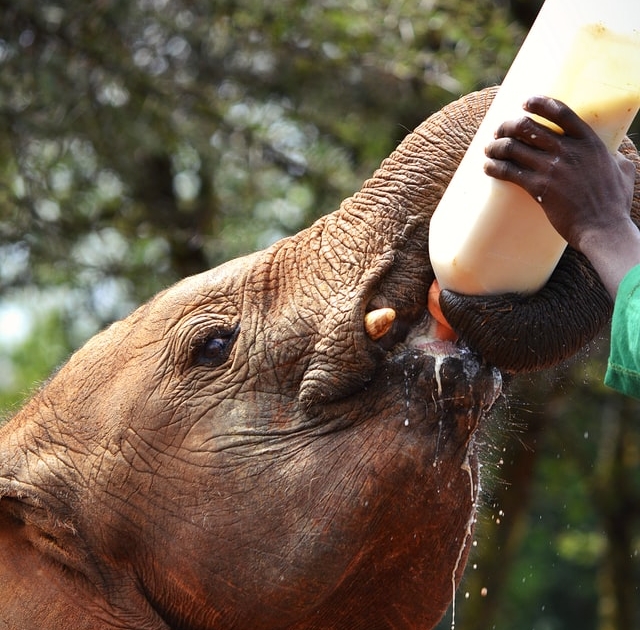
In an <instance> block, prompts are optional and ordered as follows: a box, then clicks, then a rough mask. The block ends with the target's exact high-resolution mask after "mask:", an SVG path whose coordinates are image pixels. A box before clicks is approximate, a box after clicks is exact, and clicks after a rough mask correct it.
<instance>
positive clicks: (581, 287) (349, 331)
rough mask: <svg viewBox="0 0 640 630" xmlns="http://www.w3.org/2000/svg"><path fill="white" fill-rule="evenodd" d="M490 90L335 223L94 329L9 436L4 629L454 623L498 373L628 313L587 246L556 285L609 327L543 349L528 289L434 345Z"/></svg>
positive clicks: (574, 343) (427, 135)
mask: <svg viewBox="0 0 640 630" xmlns="http://www.w3.org/2000/svg"><path fill="white" fill-rule="evenodd" d="M492 97H493V91H486V92H481V93H476V94H472V95H470V96H467V97H465V98H463V99H461V100H460V101H458V102H456V103H453V104H452V105H450V106H448V107H446V108H444V109H443V110H442V111H440V112H438V113H436V114H435V115H433V116H432V117H431V118H429V119H428V120H427V121H425V122H424V123H423V124H422V125H421V126H420V127H418V128H417V129H416V131H414V132H413V133H412V134H410V135H409V136H407V138H406V139H405V140H404V141H403V142H402V144H401V145H400V146H399V147H398V149H397V150H396V151H395V152H394V153H393V154H392V155H391V156H390V157H389V158H388V159H387V160H385V162H384V163H383V164H382V166H381V168H380V169H379V170H378V171H377V172H376V173H375V174H374V176H373V178H372V179H370V180H368V181H367V182H366V183H365V184H364V186H363V188H362V190H361V191H360V192H358V193H356V194H355V195H354V196H353V197H351V198H350V199H347V200H346V201H344V202H343V204H342V206H341V208H340V209H339V210H337V211H336V212H334V213H333V214H330V215H327V216H325V217H323V218H322V219H320V220H319V221H318V222H316V223H315V224H314V225H312V226H311V227H309V228H308V229H306V230H304V231H302V232H300V233H299V234H297V235H295V236H293V237H291V238H287V239H284V240H282V241H280V242H278V243H276V244H275V245H273V246H272V247H270V248H269V249H267V250H265V251H261V252H258V253H255V254H252V255H250V256H247V257H245V258H241V259H238V260H234V261H231V262H229V263H227V264H224V265H222V266H220V267H218V268H216V269H213V270H211V271H208V272H205V273H203V274H200V275H197V276H194V277H191V278H187V279H186V280H183V281H182V282H180V283H179V284H177V285H175V286H173V287H172V288H170V289H168V290H166V291H164V292H163V293H160V294H159V295H158V296H156V297H155V298H154V299H152V300H151V301H150V302H149V303H147V304H145V305H144V306H142V307H140V308H139V309H138V310H136V311H135V312H134V313H132V314H131V315H130V316H129V317H127V318H126V319H125V320H123V321H120V322H117V323H115V324H113V325H112V326H111V327H110V328H108V329H106V330H105V331H103V332H101V333H100V334H98V335H96V336H95V337H94V338H93V339H91V340H90V341H89V342H88V343H87V344H86V345H85V346H84V347H83V348H81V349H80V350H79V351H78V352H76V353H75V354H74V355H73V356H72V357H71V359H70V360H69V361H68V363H67V364H66V365H65V366H64V367H62V368H61V369H60V370H59V371H58V372H57V373H56V374H55V375H54V376H53V377H52V378H51V379H50V381H49V382H48V383H47V384H46V385H45V386H44V387H43V388H42V389H41V390H40V391H39V392H37V393H36V394H35V396H34V397H33V398H32V399H31V400H30V401H29V402H28V403H27V404H26V405H25V407H24V408H23V409H22V410H21V411H20V412H19V413H18V414H17V415H16V416H15V417H14V418H13V419H12V420H10V421H9V422H8V423H7V424H6V425H5V426H4V427H3V428H2V429H1V430H0V497H1V498H0V584H2V587H1V588H0V628H2V629H5V628H6V629H11V630H18V629H19V630H54V629H55V630H65V629H70V630H98V629H101V630H102V629H105V630H106V629H120V630H122V629H125V628H130V629H135V630H167V629H170V628H171V629H175V630H178V629H189V630H209V629H216V630H231V629H236V630H276V629H278V630H314V629H317V630H320V629H333V630H339V629H344V630H358V629H362V630H365V629H366V630H382V629H391V628H393V629H420V630H425V629H428V628H431V627H433V626H434V625H435V624H436V623H437V622H438V620H439V619H440V618H441V617H442V615H443V614H444V612H445V610H446V609H447V607H448V606H449V604H450V602H451V600H452V597H453V595H454V591H455V587H456V585H457V583H458V581H459V579H460V577H461V575H462V572H463V569H464V566H465V562H466V558H467V554H468V552H469V549H470V546H471V542H472V536H473V526H474V522H475V512H476V505H477V500H478V487H479V482H478V442H479V440H478V437H477V436H478V427H479V426H481V425H482V424H483V423H485V422H486V420H487V411H488V410H489V409H490V408H491V407H492V405H493V404H494V402H495V400H496V398H498V397H499V396H500V394H501V371H506V372H518V371H522V370H525V369H535V368H536V367H540V366H543V365H550V364H552V363H554V362H557V361H559V360H561V359H562V358H564V356H563V355H562V352H565V355H566V354H567V353H570V352H573V351H575V350H576V349H577V348H578V347H579V346H580V345H581V344H582V343H584V341H585V338H586V337H588V336H589V335H592V334H595V332H594V330H595V331H596V332H597V327H598V325H599V324H600V323H601V322H604V321H606V318H607V316H608V309H609V308H610V304H609V302H607V301H606V299H601V298H600V297H598V298H597V299H595V298H594V297H593V296H594V295H595V296H596V297H597V296H601V292H602V287H601V285H600V284H599V283H598V282H597V279H594V277H593V271H592V270H591V269H590V268H589V267H588V265H585V264H584V262H583V261H582V260H581V259H579V258H578V257H576V256H575V255H574V254H575V253H569V254H568V255H567V256H566V257H565V261H566V262H563V263H561V266H560V268H559V272H558V273H559V274H560V275H559V276H558V278H559V279H556V280H554V279H553V278H552V281H551V282H550V283H549V287H550V288H549V292H550V293H549V295H551V296H552V299H554V300H556V301H557V302H558V303H559V304H560V305H561V306H562V307H563V308H565V309H566V311H567V317H568V318H569V319H570V320H572V319H573V314H575V313H576V312H577V311H578V309H579V303H578V302H576V300H575V298H574V296H573V295H572V294H571V291H569V290H564V289H558V288H557V285H562V284H563V282H565V280H564V279H565V278H566V277H569V278H570V282H569V284H570V285H571V286H572V287H573V286H575V287H577V288H576V289H575V291H577V292H578V293H580V294H581V296H582V297H581V298H580V299H581V300H587V301H588V302H589V304H590V309H591V311H596V312H597V313H596V320H597V321H596V323H595V324H591V328H589V326H587V328H588V330H587V332H586V333H585V330H584V326H583V327H582V328H581V327H580V326H576V325H575V323H574V324H572V328H573V332H568V330H569V328H570V327H566V330H565V329H562V330H563V332H562V335H561V336H562V339H563V344H561V345H562V347H563V348H566V349H565V350H561V351H558V350H556V349H555V346H553V345H551V346H549V345H548V344H546V342H545V339H544V338H541V337H543V336H544V335H540V334H539V333H538V331H534V333H533V338H532V337H531V336H529V338H528V339H527V334H528V333H527V327H526V321H527V317H526V311H527V309H528V308H529V306H530V305H529V302H528V301H527V300H523V299H522V298H516V297H515V296H503V297H501V298H495V299H492V300H491V301H489V302H488V307H487V308H488V310H487V311H486V312H487V315H486V321H485V322H484V324H485V325H484V328H483V332H482V334H476V336H475V337H474V341H473V343H471V346H472V349H469V348H468V347H467V345H465V342H464V341H465V338H466V337H465V333H464V330H465V328H464V322H463V323H462V324H461V328H460V330H461V331H462V332H461V337H462V341H460V342H458V343H455V344H454V343H453V342H448V341H441V340H438V339H436V338H435V337H434V335H433V330H434V322H433V321H432V318H431V316H430V315H429V313H428V312H427V308H426V305H427V292H428V289H429V286H430V285H431V283H432V280H433V272H432V269H431V265H430V262H429V256H428V248H427V241H428V226H429V218H430V216H431V213H432V212H433V210H434V208H435V206H436V205H437V202H438V199H439V198H440V196H441V195H442V192H443V190H444V188H445V187H446V185H447V183H448V181H449V179H450V177H451V176H452V174H453V171H454V170H455V168H456V165H457V163H458V162H459V160H460V159H461V157H462V155H463V153H464V150H465V148H466V146H467V145H468V143H469V141H470V139H471V137H472V135H473V133H474V131H475V129H476V128H477V126H478V124H479V122H480V120H481V119H482V116H483V115H484V112H485V111H486V108H487V107H488V105H489V103H490V102H491V99H492ZM563 274H564V275H563ZM554 282H555V285H556V288H554ZM545 290H546V289H545ZM572 290H574V289H573V288H572ZM554 292H555V293H554ZM583 294H584V295H583ZM536 299H539V298H536ZM598 300H600V302H598ZM474 304H475V305H476V307H477V302H474ZM599 304H601V305H599ZM505 305H506V306H508V307H509V308H505ZM454 310H455V309H454ZM556 310H557V309H556ZM517 313H525V315H524V316H523V317H522V319H521V322H522V324H521V325H520V326H515V325H514V321H515V320H514V317H515V316H516V315H515V314H517ZM556 319H557V316H556ZM451 321H452V324H454V328H455V327H456V325H455V324H456V320H455V313H454V314H453V317H452V318H451ZM505 322H506V323H505ZM557 325H560V326H562V323H561V322H559V323H557ZM476 328H477V327H476ZM501 330H502V331H505V330H509V331H518V332H517V335H516V334H515V332H514V333H513V334H514V337H513V338H512V337H510V336H509V335H510V334H511V333H508V334H502V333H501V332H500V331H501ZM476 333H477V331H476ZM516 337H517V338H516ZM539 337H540V338H539ZM518 344H522V345H523V346H524V345H526V346H527V348H529V349H530V350H527V352H528V351H530V352H531V353H532V354H530V355H528V358H527V359H526V360H525V361H524V362H523V361H522V360H521V356H522V351H518V352H514V351H513V348H514V347H516V348H518V347H519V346H518ZM549 348H552V349H551V350H549ZM513 357H515V359H514V358H513ZM496 365H497V366H498V367H499V368H501V370H499V369H498V368H497V367H494V366H496Z"/></svg>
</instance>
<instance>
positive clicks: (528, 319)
mask: <svg viewBox="0 0 640 630" xmlns="http://www.w3.org/2000/svg"><path fill="white" fill-rule="evenodd" d="M496 91H497V88H489V89H486V90H483V91H480V92H475V93H473V94H469V95H467V96H465V97H463V98H461V99H459V100H458V101H455V102H453V103H451V104H449V105H447V106H446V107H444V108H443V109H441V110H440V111H438V112H437V113H435V114H433V115H432V116H430V117H429V118H428V119H427V120H425V121H424V122H423V123H422V124H421V125H420V126H419V127H418V128H417V129H416V130H415V131H413V132H412V133H411V134H409V135H408V136H407V137H406V138H405V139H404V140H403V142H402V143H401V144H400V145H399V146H398V148H397V149H396V150H395V151H394V152H393V153H392V154H391V155H390V156H389V157H388V158H387V159H386V160H384V162H383V163H382V164H381V166H380V168H379V169H378V170H377V171H376V172H375V173H374V175H373V176H372V177H371V179H369V180H367V181H366V182H365V183H364V185H363V187H362V189H361V190H360V191H359V192H357V193H356V194H354V195H353V196H352V197H350V198H348V199H346V200H345V201H344V202H343V203H342V205H341V207H340V209H339V210H338V211H337V212H335V213H333V214H330V215H327V216H325V217H323V218H322V219H320V221H318V222H317V223H316V224H315V225H314V226H312V227H311V228H309V230H307V231H306V232H303V233H301V234H299V235H298V236H297V237H294V243H295V247H297V248H300V249H302V250H304V252H305V254H304V255H302V256H300V264H301V265H303V266H304V275H305V277H306V279H305V282H306V283H309V284H310V285H311V286H315V287H318V288H319V289H320V291H319V292H320V294H321V299H322V300H323V301H324V302H326V310H325V315H324V318H325V324H324V327H323V329H322V330H319V331H318V332H319V333H320V334H319V337H318V341H317V344H316V360H315V361H314V363H315V365H314V366H312V368H313V369H311V370H310V371H309V372H308V374H307V376H309V374H315V375H321V376H322V379H327V378H328V376H327V375H328V374H329V373H331V371H332V370H333V368H334V367H336V366H337V365H338V364H339V365H340V366H342V367H341V369H343V370H344V365H345V363H344V362H345V358H347V355H348V354H349V353H350V354H351V355H353V361H354V364H358V365H359V367H361V368H362V369H363V370H364V373H363V374H361V375H360V376H359V377H354V379H355V380H357V381H359V382H361V381H362V380H363V379H364V380H366V378H367V369H368V367H371V366H372V365H373V360H372V359H371V358H369V359H367V356H369V357H370V356H371V347H370V345H369V346H367V345H366V344H367V342H369V343H370V342H371V339H368V340H367V339H366V335H365V324H364V318H365V315H366V313H367V312H368V311H372V310H376V311H381V310H383V309H388V308H391V309H393V311H394V313H393V315H392V316H390V317H389V313H388V312H387V313H386V314H384V315H383V314H382V313H376V315H375V317H374V319H376V320H377V318H378V317H380V318H385V317H386V318H387V321H386V322H385V323H384V324H383V325H384V326H385V327H386V328H384V330H385V332H386V331H387V330H390V329H391V330H395V331H396V333H397V332H398V331H399V329H400V328H401V327H402V325H403V317H404V319H405V320H406V319H407V318H408V317H412V318H413V320H414V321H415V319H416V318H417V317H418V316H419V315H424V313H425V312H426V304H427V292H428V288H429V285H430V284H431V281H432V280H433V277H434V275H433V270H432V267H431V263H430V260H429V255H428V234H429V221H430V219H431V215H432V214H433V212H434V210H435V208H436V206H437V205H438V202H439V200H440V198H441V197H442V194H443V193H444V190H445V189H446V187H447V185H448V184H449V181H450V180H451V178H452V176H453V174H454V172H455V170H456V169H457V167H458V164H459V163H460V160H461V159H462V157H463V156H464V154H465V152H466V150H467V147H468V146H469V143H470V142H471V140H472V138H473V136H474V135H475V132H476V130H477V128H478V126H479V124H480V122H481V121H482V119H483V118H484V115H485V113H486V111H487V110H488V108H489V106H490V105H491V102H492V100H493V97H494V96H495V93H496ZM623 151H624V152H625V154H627V156H628V157H630V158H631V159H633V160H635V162H636V165H638V155H637V153H636V151H635V148H634V146H633V144H632V143H631V142H630V141H626V142H625V143H624V145H623ZM639 186H640V184H637V185H636V195H635V200H634V209H633V213H632V216H633V217H634V220H635V221H636V223H638V219H640V188H639ZM309 251H313V256H312V257H311V259H310V256H309ZM310 260H311V262H310ZM316 298H317V296H316ZM314 299H315V298H314ZM441 307H442V311H443V313H444V314H445V316H446V317H447V319H448V320H449V323H450V324H451V325H452V327H453V328H454V330H455V331H456V333H457V334H458V335H459V337H460V340H461V342H462V343H464V344H466V345H468V346H469V347H471V348H472V349H474V350H476V351H478V352H479V353H480V354H481V355H482V356H483V357H484V359H485V360H486V361H487V362H489V363H491V364H493V365H495V366H497V367H499V368H501V369H502V370H504V371H508V372H527V371H534V370H539V369H542V368H547V367H550V366H552V365H554V364H556V363H559V362H560V361H562V360H564V359H566V358H567V357H569V356H571V355H572V354H574V353H575V352H577V351H578V350H579V349H580V348H581V347H582V346H583V345H584V344H586V343H587V342H588V341H590V340H591V339H593V338H594V337H595V336H596V335H597V334H598V332H599V331H600V330H601V328H602V327H603V326H604V324H605V323H606V322H607V321H608V319H609V317H610V315H611V308H612V304H611V300H610V298H609V296H608V294H607V292H606V290H605V289H604V287H603V285H602V283H601V281H600V279H599V278H598V276H597V274H596V272H595V271H594V269H593V268H592V267H591V265H590V264H589V263H588V262H587V261H586V259H585V258H584V257H583V256H581V255H580V254H578V253H577V252H575V251H572V250H571V249H568V250H567V251H566V253H565V254H564V256H563V257H562V259H561V261H560V263H559V265H558V267H557V269H556V271H555V273H554V274H553V275H552V277H551V279H550V281H549V282H548V284H547V285H546V286H545V287H544V288H543V289H542V290H541V291H540V292H538V293H537V294H535V295H532V296H522V295H513V294H511V295H502V296H493V297H470V296H461V295H456V294H453V293H450V292H446V291H444V292H443V293H442V295H441ZM396 314H398V317H397V318H395V315H396ZM394 318H395V319H394ZM389 319H390V320H391V323H390V321H389ZM376 325H378V322H376ZM392 327H393V328H392ZM396 340H397V339H396ZM323 362H324V363H323ZM371 369H373V368H372V367H371ZM343 374H344V372H343ZM311 380H312V379H311ZM311 380H308V381H307V383H308V384H309V383H311ZM329 380H330V379H329ZM347 380H348V379H347ZM316 385H317V387H316V386H315V385H314V387H312V388H311V389H313V390H314V392H316V393H317V392H318V391H322V390H323V385H320V384H318V383H316ZM311 398H314V399H315V394H314V396H312V397H311ZM320 398H322V396H320Z"/></svg>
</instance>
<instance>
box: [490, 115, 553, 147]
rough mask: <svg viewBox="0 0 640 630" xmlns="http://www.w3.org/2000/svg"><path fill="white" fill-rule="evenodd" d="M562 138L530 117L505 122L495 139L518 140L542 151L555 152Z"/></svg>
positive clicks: (496, 133)
mask: <svg viewBox="0 0 640 630" xmlns="http://www.w3.org/2000/svg"><path fill="white" fill-rule="evenodd" d="M559 137H561V136H560V135H559V134H558V133H556V131H554V130H553V129H550V128H549V127H548V126H546V125H544V124H541V123H539V122H537V121H535V120H533V119H532V118H530V117H529V116H523V117H522V118H518V119H516V120H508V121H505V122H503V123H502V124H501V125H500V126H499V127H498V128H497V129H496V132H495V138H496V139H498V140H499V139H500V138H516V139H517V140H519V141H520V142H523V143H524V144H527V145H529V146H531V147H533V148H535V149H538V150H540V151H548V152H551V151H555V150H556V149H557V146H558V139H559Z"/></svg>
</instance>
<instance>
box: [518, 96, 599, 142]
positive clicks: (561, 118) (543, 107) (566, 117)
mask: <svg viewBox="0 0 640 630" xmlns="http://www.w3.org/2000/svg"><path fill="white" fill-rule="evenodd" d="M524 109H525V111H527V112H529V113H530V114H535V115H537V116H541V117H542V118H545V119H546V120H549V121H550V122H552V123H554V124H556V125H558V127H560V128H561V129H562V130H563V131H564V133H565V134H566V135H568V136H571V137H572V138H588V137H590V136H592V135H594V131H593V130H592V129H591V127H590V126H589V125H588V124H587V123H586V122H585V121H584V120H582V118H580V116H578V114H576V113H575V112H574V111H573V110H572V109H571V108H570V107H569V106H568V105H566V104H565V103H563V102H562V101H559V100H557V99H555V98H548V97H546V96H532V97H530V98H528V99H527V101H526V102H525V104H524Z"/></svg>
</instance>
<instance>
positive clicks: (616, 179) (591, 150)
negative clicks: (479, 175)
mask: <svg viewBox="0 0 640 630" xmlns="http://www.w3.org/2000/svg"><path fill="white" fill-rule="evenodd" d="M524 108H525V110H526V111H527V112H528V113H530V114H533V115H537V116H540V117H542V118H545V119H546V120H548V121H550V122H551V123H554V124H555V125H557V126H558V127H559V128H560V129H561V130H562V131H564V134H562V133H557V132H556V131H553V130H552V129H550V128H549V127H547V126H545V125H543V124H541V123H540V122H537V121H536V120H534V119H532V118H530V117H529V116H524V117H522V118H520V119H518V120H512V121H507V122H505V123H503V124H502V125H501V126H500V127H499V128H498V130H497V131H496V135H495V137H496V139H495V140H494V141H493V142H491V143H490V144H489V145H488V146H487V148H486V154H487V157H488V158H489V159H488V161H487V163H486V165H485V172H486V173H487V174H488V175H491V176H492V177H496V178H498V179H502V180H506V181H510V182H513V183H515V184H517V185H519V186H521V187H522V188H524V189H525V190H526V191H527V192H528V193H529V194H530V195H531V196H532V197H533V198H534V199H536V200H537V201H538V202H539V203H540V204H541V205H542V207H543V209H544V211H545V213H546V214H547V217H548V218H549V221H550V222H551V224H552V225H553V226H554V228H555V229H556V230H557V231H558V233H559V234H560V235H561V236H562V237H563V238H564V239H565V240H566V241H567V242H568V243H569V244H570V245H571V246H572V247H574V248H575V249H578V250H580V251H584V250H585V248H586V245H585V244H586V243H587V242H588V243H589V247H593V246H594V244H595V243H602V246H603V247H604V246H606V243H607V242H608V243H611V242H612V240H613V241H615V240H616V239H615V238H614V239H611V238H609V237H608V235H612V234H613V232H614V231H615V232H616V233H618V234H619V232H620V230H621V229H623V230H628V229H630V228H631V227H633V229H634V230H635V227H634V226H633V223H631V220H630V216H629V215H630V209H631V202H632V199H633V187H634V179H635V166H634V164H633V163H632V162H631V161H630V160H628V159H626V158H625V157H623V156H622V154H620V153H616V154H615V155H611V154H610V153H609V151H608V150H607V148H606V146H605V145H604V143H603V142H602V141H601V140H600V139H599V138H598V136H597V135H596V134H595V132H594V131H593V130H592V129H591V127H590V126H589V125H588V124H587V123H585V122H584V121H583V120H582V119H581V118H580V117H579V116H578V115H577V114H576V113H575V112H573V111H572V110H571V109H570V108H569V107H568V106H567V105H565V104H564V103H562V102H561V101H558V100H555V99H551V98H547V97H544V96H534V97H532V98H530V99H528V100H527V102H526V103H525V105H524ZM636 231H637V230H636ZM584 253H585V254H586V255H587V256H589V253H588V252H587V251H584Z"/></svg>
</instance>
